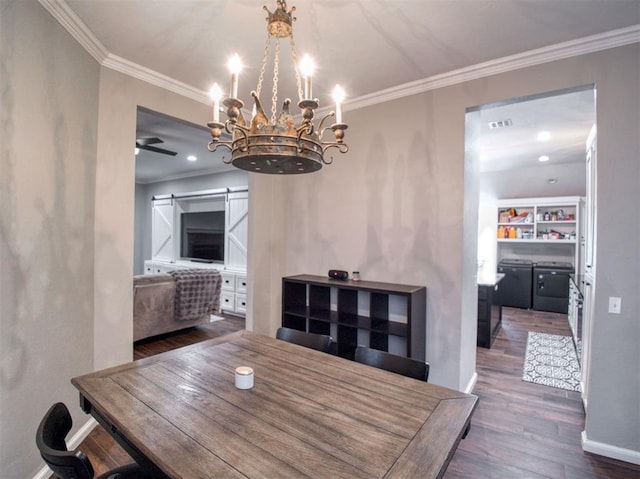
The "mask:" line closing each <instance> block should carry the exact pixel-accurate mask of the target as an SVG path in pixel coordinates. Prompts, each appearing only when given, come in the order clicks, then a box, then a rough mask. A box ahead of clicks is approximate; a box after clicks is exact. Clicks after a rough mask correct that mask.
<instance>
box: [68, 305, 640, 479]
mask: <svg viewBox="0 0 640 479" xmlns="http://www.w3.org/2000/svg"><path fill="white" fill-rule="evenodd" d="M227 318H228V319H226V320H224V321H219V322H216V323H212V324H210V325H206V326H201V327H197V328H191V329H189V330H186V331H182V332H179V333H175V334H169V335H165V336H162V337H160V338H157V339H152V340H148V341H142V342H139V343H136V344H135V347H134V357H135V358H136V359H139V358H143V357H147V356H151V355H153V354H157V353H160V352H163V351H167V350H170V349H175V348H178V347H181V346H185V345H188V344H192V343H194V342H198V341H202V340H204V339H208V338H212V337H217V336H221V335H223V334H228V333H231V332H234V331H237V330H240V329H243V328H244V321H243V320H242V319H239V318H236V317H233V316H228V317H227ZM528 331H541V332H546V333H552V334H564V335H569V334H570V333H569V326H568V323H567V320H566V315H562V314H555V313H544V312H537V311H524V310H519V309H514V308H505V314H504V319H503V328H502V331H501V332H500V333H499V335H498V337H497V338H496V341H495V343H494V345H493V348H492V349H490V350H489V349H484V348H478V353H477V371H478V383H477V385H476V388H475V390H474V394H477V395H478V396H479V398H480V401H479V405H478V408H477V410H476V412H475V414H474V416H473V421H472V427H471V431H470V433H469V435H468V436H467V438H466V439H465V440H463V441H461V443H460V446H459V447H458V450H457V452H456V454H455V455H454V457H453V460H452V461H451V463H450V465H449V468H448V470H447V472H446V474H445V476H444V477H445V479H457V478H464V479H471V478H473V479H484V478H487V479H503V478H504V479H510V478H529V479H537V478H552V479H578V478H580V479H592V478H593V479H595V478H597V479H600V478H614V479H627V478H628V479H632V478H634V479H637V478H639V477H640V466H634V465H630V464H626V463H623V462H619V461H615V460H611V459H606V458H603V457H600V456H595V455H591V454H587V453H585V452H583V451H582V449H581V446H580V433H581V432H582V430H583V428H584V415H583V410H582V402H581V399H580V394H579V393H575V392H570V391H564V390H561V389H556V388H551V387H548V386H541V385H537V384H531V383H526V382H524V381H522V380H521V377H522V363H523V359H524V352H525V346H526V338H527V332H528ZM80 448H81V449H82V450H83V451H85V453H86V454H87V455H88V456H89V458H90V459H91V461H92V462H93V464H94V467H95V469H96V474H101V473H103V472H105V471H106V470H107V469H110V468H113V467H116V466H117V465H120V464H123V463H126V462H129V461H130V459H129V458H128V457H127V454H126V453H125V452H124V451H123V450H122V449H121V448H120V447H119V446H118V445H117V444H116V443H115V442H114V441H113V440H112V439H111V437H110V436H109V435H108V434H107V433H106V432H105V431H104V430H103V429H102V428H101V427H99V426H98V427H96V428H95V429H94V430H93V432H91V434H90V435H89V436H88V437H87V438H86V439H85V440H84V442H83V443H82V445H81V446H80Z"/></svg>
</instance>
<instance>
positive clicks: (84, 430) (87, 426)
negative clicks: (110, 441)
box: [33, 417, 98, 479]
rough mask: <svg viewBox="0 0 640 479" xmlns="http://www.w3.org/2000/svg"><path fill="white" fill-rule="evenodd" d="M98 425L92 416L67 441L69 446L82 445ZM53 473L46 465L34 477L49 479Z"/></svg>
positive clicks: (70, 447)
mask: <svg viewBox="0 0 640 479" xmlns="http://www.w3.org/2000/svg"><path fill="white" fill-rule="evenodd" d="M97 425H98V421H96V420H95V419H93V418H92V417H90V418H89V420H88V421H87V422H86V423H84V425H83V426H82V427H81V428H80V429H79V430H78V432H76V433H75V434H74V435H73V436H72V437H71V439H69V440H68V441H67V448H68V449H76V448H77V447H78V446H80V444H82V441H84V440H85V439H86V437H87V436H88V435H89V433H90V432H91V431H93V428H94V427H96V426H97ZM52 474H53V472H52V471H51V469H49V468H48V467H47V466H46V465H45V466H44V467H43V468H42V469H40V471H38V473H37V474H36V475H35V476H33V479H49V478H50V477H51V475H52Z"/></svg>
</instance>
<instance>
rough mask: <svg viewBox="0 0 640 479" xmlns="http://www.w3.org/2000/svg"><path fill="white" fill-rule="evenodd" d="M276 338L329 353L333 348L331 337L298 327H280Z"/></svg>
mask: <svg viewBox="0 0 640 479" xmlns="http://www.w3.org/2000/svg"><path fill="white" fill-rule="evenodd" d="M276 338H277V339H281V340H283V341H287V342H288V343H294V344H297V345H299V346H304V347H306V348H311V349H316V350H318V351H322V352H323V353H328V352H329V350H330V348H331V337H330V336H326V335H324V334H315V333H307V332H304V331H298V330H297V329H290V328H278V331H277V332H276Z"/></svg>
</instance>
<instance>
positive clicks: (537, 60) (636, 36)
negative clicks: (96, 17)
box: [39, 0, 640, 111]
mask: <svg viewBox="0 0 640 479" xmlns="http://www.w3.org/2000/svg"><path fill="white" fill-rule="evenodd" d="M39 2H40V4H41V5H42V6H43V7H44V8H45V9H46V10H47V11H48V12H49V13H50V14H51V15H52V16H53V17H54V18H55V19H56V20H57V21H58V22H59V23H60V24H61V25H62V26H63V27H64V28H65V29H66V30H67V31H68V32H69V33H70V34H71V35H72V36H73V37H74V38H75V39H76V41H77V42H78V43H80V45H82V46H83V47H84V49H85V50H87V52H89V54H91V56H93V57H94V58H95V59H96V61H97V62H98V63H100V64H101V65H102V66H104V67H105V68H110V69H112V70H115V71H118V72H120V73H124V74H125V75H129V76H131V77H134V78H137V79H139V80H142V81H144V82H147V83H149V84H151V85H155V86H158V87H160V88H164V89H165V90H169V91H171V92H174V93H176V94H178V95H182V96H185V97H187V98H191V99H192V100H195V101H197V102H200V103H204V104H207V105H208V104H209V103H210V101H209V98H208V95H207V93H206V92H204V91H202V90H199V89H197V88H194V87H192V86H190V85H187V84H186V83H183V82H180V81H178V80H174V79H173V78H170V77H168V76H166V75H163V74H162V73H158V72H156V71H154V70H151V69H149V68H146V67H143V66H141V65H138V64H137V63H133V62H131V61H129V60H126V59H124V58H121V57H118V56H116V55H113V54H111V53H109V51H108V50H107V49H106V48H105V46H104V45H103V44H102V43H101V42H100V41H99V40H98V39H97V38H96V37H95V35H94V34H93V33H92V32H91V30H89V28H88V27H87V26H86V25H85V24H84V22H83V21H82V20H81V19H80V17H78V15H76V13H75V12H74V11H73V10H72V9H71V8H70V7H69V6H68V5H67V3H66V2H65V0H39ZM632 43H640V25H633V26H631V27H627V28H622V29H619V30H612V31H610V32H605V33H601V34H598V35H592V36H589V37H584V38H580V39H577V40H571V41H568V42H563V43H558V44H555V45H551V46H548V47H544V48H537V49H535V50H530V51H528V52H524V53H519V54H516V55H510V56H507V57H503V58H499V59H497V60H491V61H488V62H484V63H479V64H477V65H473V66H470V67H467V68H461V69H458V70H453V71H450V72H447V73H443V74H440V75H434V76H431V77H428V78H424V79H421V80H416V81H413V82H409V83H405V84H403V85H398V86H396V87H392V88H387V89H385V90H381V91H378V92H374V93H370V94H368V95H364V96H361V97H358V98H354V99H352V100H350V101H347V102H345V104H344V109H345V110H347V111H348V110H352V111H353V110H357V109H360V108H364V107H367V106H372V105H377V104H380V103H385V102H388V101H391V100H397V99H399V98H404V97H407V96H412V95H416V94H419V93H424V92H426V91H430V90H436V89H438V88H443V87H447V86H451V85H456V84H459V83H464V82H466V81H470V80H477V79H479V78H485V77H488V76H491V75H497V74H499V73H505V72H509V71H514V70H519V69H521V68H526V67H531V66H535V65H540V64H543V63H548V62H552V61H555V60H562V59H565V58H569V57H574V56H578V55H584V54H587V53H594V52H598V51H601V50H606V49H608V48H614V47H619V46H623V45H629V44H632Z"/></svg>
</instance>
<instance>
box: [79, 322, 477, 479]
mask: <svg viewBox="0 0 640 479" xmlns="http://www.w3.org/2000/svg"><path fill="white" fill-rule="evenodd" d="M238 366H249V367H251V368H253V370H254V386H253V388H251V389H238V388H236V387H235V384H234V375H235V369H236V367H238ZM71 382H72V383H73V385H74V386H75V387H76V388H77V389H78V390H79V391H80V403H81V407H82V409H83V410H84V411H85V412H86V413H89V414H91V415H92V416H94V417H95V418H96V419H97V420H98V422H99V423H100V424H101V425H102V426H103V427H104V428H105V429H106V431H107V432H108V433H109V434H111V435H112V436H113V437H114V438H115V439H116V441H118V442H119V443H120V444H121V445H122V446H123V447H124V448H125V449H126V450H127V451H128V452H129V453H130V454H131V455H132V457H133V458H134V459H135V460H136V461H137V462H138V463H140V464H141V465H142V466H143V467H145V468H146V469H147V470H148V471H149V472H150V473H151V474H153V475H154V476H157V477H163V478H165V477H169V478H180V479H183V478H185V479H186V478H189V479H196V478H198V479H201V478H202V479H204V478H211V479H217V478H300V477H309V478H332V479H336V478H349V479H353V478H367V479H371V478H418V477H419V478H436V477H441V476H442V475H443V474H444V471H445V470H446V468H447V465H448V463H449V461H450V460H451V457H452V456H453V454H454V452H455V450H456V448H457V446H458V443H459V441H460V440H461V437H462V435H463V433H464V431H465V429H466V428H467V426H468V425H469V423H470V420H471V416H472V414H473V411H474V409H475V406H476V402H477V397H475V396H473V395H468V394H464V393H462V392H458V391H454V390H452V389H447V388H444V387H440V386H436V385H434V384H429V383H426V382H423V381H417V380H415V379H410V378H407V377H404V376H400V375H397V374H394V373H390V372H387V371H383V370H380V369H375V368H373V367H370V366H366V365H363V364H359V363H355V362H353V361H349V360H347V359H343V358H340V357H337V356H333V355H330V354H326V353H322V352H319V351H315V350H312V349H308V348H304V347H301V346H297V345H295V344H290V343H287V342H284V341H280V340H277V339H274V338H271V337H268V336H263V335H260V334H256V333H252V332H249V331H239V332H237V333H234V334H230V335H227V336H223V337H220V338H216V339H212V340H208V341H204V342H201V343H197V344H194V345H191V346H187V347H183V348H180V349H176V350H173V351H169V352H166V353H162V354H159V355H156V356H153V357H150V358H146V359H142V360H138V361H134V362H131V363H127V364H123V365H121V366H117V367H113V368H110V369H106V370H103V371H98V372H95V373H91V374H87V375H84V376H80V377H76V378H73V379H72V380H71Z"/></svg>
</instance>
